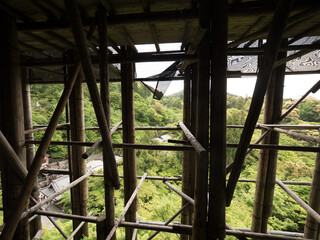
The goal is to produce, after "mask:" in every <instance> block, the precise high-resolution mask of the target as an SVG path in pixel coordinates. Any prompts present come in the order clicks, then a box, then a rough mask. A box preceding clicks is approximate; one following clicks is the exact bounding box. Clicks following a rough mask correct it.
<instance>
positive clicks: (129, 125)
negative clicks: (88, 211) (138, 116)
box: [121, 47, 138, 240]
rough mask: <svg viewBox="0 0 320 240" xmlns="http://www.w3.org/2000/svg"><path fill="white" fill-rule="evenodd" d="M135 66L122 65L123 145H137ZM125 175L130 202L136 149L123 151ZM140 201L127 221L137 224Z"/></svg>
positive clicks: (127, 50)
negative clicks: (135, 127)
mask: <svg viewBox="0 0 320 240" xmlns="http://www.w3.org/2000/svg"><path fill="white" fill-rule="evenodd" d="M121 52H122V54H124V56H126V57H128V55H129V54H132V51H131V49H130V48H129V47H121ZM133 74H134V65H133V64H132V63H128V64H121V79H122V82H121V93H122V126H123V131H122V132H123V143H135V132H134V106H133V105H134V81H133ZM123 175H124V179H123V180H124V200H125V204H126V203H127V202H128V201H129V199H130V197H131V195H132V193H133V192H134V190H135V189H136V187H137V173H136V151H135V149H123ZM137 206H138V199H137V197H136V198H135V200H134V202H133V203H132V205H131V207H130V208H129V210H128V212H127V213H126V215H125V219H126V221H130V222H136V212H137ZM132 233H133V229H132V228H126V239H127V240H128V239H130V240H131V238H132Z"/></svg>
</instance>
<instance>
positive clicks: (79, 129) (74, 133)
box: [68, 67, 89, 240]
mask: <svg viewBox="0 0 320 240" xmlns="http://www.w3.org/2000/svg"><path fill="white" fill-rule="evenodd" d="M72 71H73V69H72V68H71V67H69V68H68V72H72ZM69 109H70V110H69V112H70V129H71V141H85V123H84V103H83V88H82V76H81V75H79V76H78V78H77V80H76V82H75V84H74V86H73V90H72V92H71V96H70V98H69ZM84 151H85V147H84V146H72V148H71V154H70V155H69V158H70V162H71V166H69V168H70V169H71V181H72V180H73V179H77V178H79V177H81V176H83V175H84V174H86V170H87V166H86V162H85V161H83V159H82V156H81V155H82V153H83V152H84ZM71 192H72V193H71V194H72V198H71V199H72V212H73V213H74V214H78V215H83V216H87V215H88V212H87V202H88V182H87V180H84V181H82V182H81V183H79V184H78V185H76V186H75V187H74V188H72V189H71ZM80 223H81V222H80V221H73V229H74V230H75V229H77V228H78V225H79V224H80ZM82 226H83V227H82V228H81V231H78V233H76V235H75V238H74V239H75V240H79V239H80V238H81V237H82V236H88V235H89V229H88V224H87V223H84V224H82Z"/></svg>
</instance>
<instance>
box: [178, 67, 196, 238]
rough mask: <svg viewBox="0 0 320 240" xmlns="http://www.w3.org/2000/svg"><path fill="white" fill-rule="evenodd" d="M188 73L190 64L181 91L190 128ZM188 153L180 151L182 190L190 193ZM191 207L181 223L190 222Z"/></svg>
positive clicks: (186, 122) (185, 123)
mask: <svg viewBox="0 0 320 240" xmlns="http://www.w3.org/2000/svg"><path fill="white" fill-rule="evenodd" d="M190 74H191V69H190V66H188V67H187V68H186V70H185V72H184V77H185V78H184V92H183V123H184V125H185V126H186V127H187V128H188V129H190ZM183 140H187V138H186V136H185V135H184V134H183ZM189 155H190V153H189V152H183V153H182V192H184V193H185V194H187V195H188V196H189V195H190V191H191V190H190V185H189V181H190V174H189V172H190V167H189V165H190V158H189ZM186 203H187V201H186V200H185V199H184V198H182V206H184V205H185V204H186ZM191 208H193V206H188V207H186V208H185V209H184V210H183V211H182V212H181V223H182V224H190V223H189V215H190V209H191ZM180 239H181V240H187V239H189V236H188V235H185V234H181V237H180Z"/></svg>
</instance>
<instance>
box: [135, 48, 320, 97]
mask: <svg viewBox="0 0 320 240" xmlns="http://www.w3.org/2000/svg"><path fill="white" fill-rule="evenodd" d="M179 48H180V45H179V44H160V49H161V51H169V50H178V49H179ZM137 49H138V51H139V52H153V51H155V47H154V45H137ZM172 63H173V62H149V63H137V64H136V70H137V77H139V78H143V77H149V76H151V75H155V74H158V73H161V72H162V71H163V70H165V69H166V68H167V67H168V66H170V65H171V64H172ZM319 80H320V74H309V75H288V76H286V78H285V84H284V85H285V88H284V98H292V99H297V98H299V97H301V96H302V95H303V94H305V92H306V91H308V90H309V89H310V88H311V87H312V86H313V85H314V84H315V83H316V82H317V81H319ZM255 81H256V78H255V77H244V78H229V79H228V82H227V84H228V85H227V92H228V93H232V94H235V95H238V96H243V97H246V96H252V93H253V89H254V86H255ZM182 89H183V81H172V82H171V84H170V86H169V88H168V90H167V92H166V94H165V95H169V94H172V93H175V92H179V91H181V90H182ZM310 96H313V97H315V98H317V99H320V90H319V91H318V92H317V93H316V94H312V93H311V94H310Z"/></svg>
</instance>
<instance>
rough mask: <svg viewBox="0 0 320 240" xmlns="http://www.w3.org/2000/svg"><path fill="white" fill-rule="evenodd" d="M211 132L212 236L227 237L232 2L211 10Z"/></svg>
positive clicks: (220, 4) (209, 227)
mask: <svg viewBox="0 0 320 240" xmlns="http://www.w3.org/2000/svg"><path fill="white" fill-rule="evenodd" d="M211 13H212V14H211V15H212V18H211V25H212V26H211V39H212V42H211V44H212V45H211V54H212V59H211V121H210V126H211V130H210V132H211V135H210V148H211V154H210V186H209V213H208V239H224V238H225V235H226V233H225V229H226V222H225V208H226V115H227V112H226V102H227V41H228V1H226V0H224V1H213V6H212V9H211Z"/></svg>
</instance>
